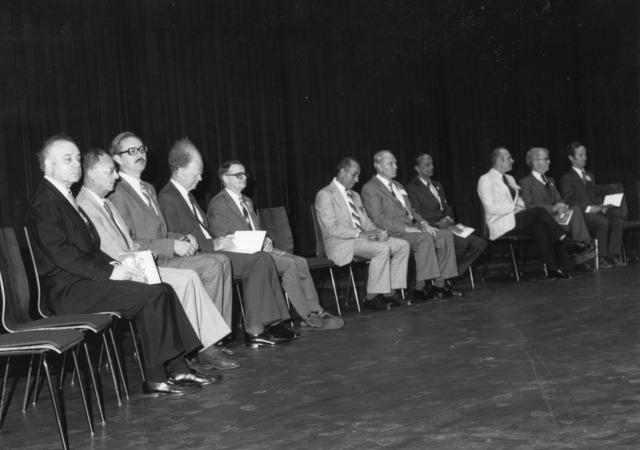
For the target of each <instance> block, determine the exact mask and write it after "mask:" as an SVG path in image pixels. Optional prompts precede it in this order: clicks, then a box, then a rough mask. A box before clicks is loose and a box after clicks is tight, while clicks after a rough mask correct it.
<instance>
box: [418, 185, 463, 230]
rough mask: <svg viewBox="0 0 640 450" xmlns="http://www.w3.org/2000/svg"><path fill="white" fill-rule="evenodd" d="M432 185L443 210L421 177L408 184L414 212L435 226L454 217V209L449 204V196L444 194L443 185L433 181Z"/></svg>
mask: <svg viewBox="0 0 640 450" xmlns="http://www.w3.org/2000/svg"><path fill="white" fill-rule="evenodd" d="M431 184H432V185H433V187H434V188H436V191H438V195H439V196H440V200H441V201H442V208H443V209H440V202H438V199H437V198H436V196H435V195H433V193H432V192H431V189H429V188H428V187H427V186H425V184H424V183H423V182H422V181H420V178H419V177H415V178H414V179H413V180H411V181H410V182H409V183H407V193H408V194H409V200H411V206H412V207H413V210H414V211H415V212H417V213H418V214H419V215H421V216H422V217H424V219H425V220H426V221H427V222H429V224H430V225H433V226H435V224H436V223H437V222H439V221H441V220H442V219H444V218H445V217H447V216H449V217H453V208H452V207H451V205H449V202H447V196H446V195H445V194H444V188H443V187H442V185H441V184H440V183H439V182H437V181H433V180H431Z"/></svg>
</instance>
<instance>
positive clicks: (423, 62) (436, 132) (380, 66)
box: [0, 0, 640, 254]
mask: <svg viewBox="0 0 640 450" xmlns="http://www.w3.org/2000/svg"><path fill="white" fill-rule="evenodd" d="M639 9H640V5H638V2H636V1H635V0H620V1H616V2H610V1H604V0H564V1H553V0H544V1H543V0H540V1H538V0H530V1H526V2H512V1H507V0H500V1H498V0H495V1H490V2H477V1H472V0H430V1H418V0H368V1H365V0H341V1H338V0H325V1H317V0H316V1H311V0H298V1H288V0H272V1H266V0H252V1H249V0H234V1H217V0H213V1H212V0H174V1H164V0H127V1H125V0H111V1H109V0H102V1H97V0H83V1H81V0H56V1H52V0H39V1H17V0H16V1H4V2H2V4H0V115H1V117H2V122H1V123H0V189H1V190H2V195H1V196H0V222H1V224H2V226H14V227H21V226H22V224H23V219H24V214H25V211H26V208H27V207H28V201H29V198H30V196H31V194H32V193H33V190H34V189H35V187H36V186H37V184H38V182H39V180H40V179H41V177H42V174H41V172H40V170H39V169H38V164H37V161H36V152H37V150H38V149H39V147H40V146H41V144H42V142H43V141H44V140H45V139H46V138H47V137H49V136H51V135H52V134H55V133H59V132H64V133H67V134H69V135H70V136H72V137H73V138H74V139H75V140H76V141H77V143H78V145H79V147H80V149H81V150H83V149H86V148H89V147H103V148H106V147H108V144H109V142H110V141H111V139H112V137H113V136H115V135H116V134H117V133H118V132H120V131H123V130H131V131H134V132H135V133H137V134H139V135H140V136H141V137H142V138H143V140H144V141H145V143H146V144H147V145H148V146H149V147H150V149H151V153H150V161H149V165H148V168H147V171H146V172H145V174H144V176H145V178H146V179H147V180H148V181H151V182H153V183H154V184H155V185H156V187H157V188H161V187H162V186H163V185H164V184H165V183H166V182H167V180H168V178H169V171H168V168H167V164H166V155H167V152H168V148H169V147H170V145H171V143H172V142H173V141H174V140H175V139H177V138H179V137H182V136H189V137H190V138H191V140H193V141H194V143H195V144H196V146H198V147H199V148H200V150H201V151H202V153H203V156H204V159H205V165H206V168H205V175H204V177H205V180H204V182H203V183H201V186H200V187H199V188H198V191H197V192H196V195H197V198H198V199H199V201H200V202H201V203H202V204H203V206H204V205H205V201H206V198H207V197H208V195H211V194H215V193H216V192H217V191H218V190H219V185H218V181H217V175H216V170H217V167H218V166H219V164H220V163H221V162H223V161H225V160H228V159H240V160H241V161H243V162H244V164H245V166H246V167H247V169H248V171H249V172H250V173H251V175H252V178H251V183H250V186H249V188H248V191H249V192H247V193H248V194H249V195H250V196H252V197H253V199H254V201H255V203H256V204H257V205H258V206H259V207H269V206H279V205H284V206H285V207H286V208H287V211H288V213H289V218H290V221H291V222H292V226H293V231H294V236H295V240H296V246H297V249H298V251H299V252H300V253H305V254H308V253H311V252H313V250H314V247H313V233H312V232H311V231H312V229H313V228H312V223H311V218H310V213H309V205H311V204H312V203H313V201H314V197H315V193H316V192H317V191H318V190H319V189H320V188H322V187H323V186H324V185H326V184H327V183H328V182H329V181H330V180H331V178H332V177H333V175H334V171H335V170H334V167H335V164H336V162H337V161H338V160H339V159H340V158H341V157H343V156H347V155H351V156H354V157H355V158H356V159H358V160H359V161H360V162H361V166H362V176H361V180H362V181H361V184H362V182H365V181H366V180H367V179H368V178H370V177H371V175H372V172H373V167H372V156H373V154H374V153H375V152H376V151H378V150H381V149H389V150H391V151H393V152H394V153H395V155H396V157H397V159H398V161H399V165H400V173H399V179H400V180H401V181H408V180H409V179H410V178H411V177H412V176H413V168H412V160H413V158H414V157H415V156H416V155H417V154H418V153H421V152H428V153H430V154H432V155H433V156H434V159H435V162H436V178H438V179H439V180H440V181H441V182H442V183H443V184H444V186H445V189H446V190H447V193H448V197H449V198H450V200H451V201H452V203H453V204H454V205H455V206H456V210H457V214H458V216H459V219H460V220H461V221H463V222H464V223H467V224H470V225H473V226H476V227H480V225H481V217H480V209H479V201H478V200H477V195H476V182H477V179H478V177H479V176H480V175H481V174H482V173H484V172H485V171H486V170H488V168H489V164H488V154H489V153H490V151H491V150H492V149H493V148H494V147H496V146H498V145H505V146H506V147H507V148H509V149H510V150H511V153H512V154H513V155H514V157H515V158H516V165H515V168H514V171H513V175H514V176H515V177H516V178H520V177H522V176H524V175H526V173H527V172H528V170H527V168H526V166H525V163H524V153H525V152H526V150H527V149H528V148H529V147H531V146H543V147H547V148H549V150H551V154H552V157H551V159H552V167H551V175H552V176H554V177H556V178H559V177H560V175H561V174H562V173H563V172H564V171H565V170H567V168H568V163H567V158H566V156H565V154H564V150H563V147H564V146H565V145H566V144H567V143H568V142H570V141H573V140H580V141H583V142H585V144H586V146H587V149H588V151H589V161H590V162H589V166H590V169H591V170H592V171H594V172H595V174H596V177H597V178H598V180H599V182H602V183H605V182H614V181H622V182H623V183H624V184H625V188H626V189H627V191H628V193H629V202H630V211H631V214H637V213H638V208H637V206H634V205H635V203H634V202H637V197H636V196H635V195H634V193H633V192H632V189H634V188H635V180H636V179H638V178H640V175H639V169H640V155H639V153H640V152H639V151H638V148H639V142H638V141H639V139H640V136H639V133H638V119H639V114H638V101H639V94H640V91H639V89H638V75H639V74H638V63H639V58H638V46H639V43H640V40H639V37H640V36H639V35H638V13H639V12H640V11H639ZM358 188H359V187H358Z"/></svg>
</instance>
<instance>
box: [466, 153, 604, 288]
mask: <svg viewBox="0 0 640 450" xmlns="http://www.w3.org/2000/svg"><path fill="white" fill-rule="evenodd" d="M513 163H514V161H513V158H511V154H510V153H509V150H507V149H506V148H504V147H498V148H496V149H495V150H493V152H491V166H492V168H491V170H489V172H487V173H485V174H484V175H482V176H481V177H480V179H479V180H478V196H479V197H480V201H481V202H482V206H483V207H484V215H485V222H486V223H487V227H489V239H491V240H494V239H497V238H499V237H500V236H502V235H504V234H507V233H516V234H532V235H533V236H534V238H535V240H536V242H537V244H538V247H540V253H542V260H543V261H544V263H545V264H546V266H547V278H555V279H563V278H571V277H570V276H569V275H568V274H567V273H566V272H565V271H564V270H562V269H560V268H559V267H558V261H557V259H556V252H555V250H554V243H555V242H557V241H559V242H562V244H563V245H564V246H565V249H566V251H567V253H568V254H569V255H570V256H574V255H577V254H583V253H588V252H590V251H592V250H593V245H588V244H585V243H583V242H576V241H574V240H573V239H572V238H571V236H569V235H568V234H567V233H565V232H564V230H563V229H562V228H560V225H558V224H557V223H556V221H555V220H554V219H553V217H551V215H550V214H549V213H548V212H547V210H546V209H545V208H543V207H542V206H535V207H533V208H529V209H526V208H525V205H524V201H523V200H522V197H521V196H520V186H518V185H517V184H516V180H514V179H513V177H512V176H511V175H507V172H509V171H511V169H512V168H513Z"/></svg>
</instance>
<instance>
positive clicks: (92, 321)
mask: <svg viewBox="0 0 640 450" xmlns="http://www.w3.org/2000/svg"><path fill="white" fill-rule="evenodd" d="M112 323H113V318H112V317H111V316H108V315H100V314H69V315H64V316H52V317H47V318H44V319H39V320H34V321H33V322H27V323H24V324H20V325H17V326H16V327H15V331H18V332H23V331H29V330H52V329H74V330H90V331H92V332H94V333H100V332H102V331H103V330H105V329H107V328H108V327H109V326H110V325H111V324H112Z"/></svg>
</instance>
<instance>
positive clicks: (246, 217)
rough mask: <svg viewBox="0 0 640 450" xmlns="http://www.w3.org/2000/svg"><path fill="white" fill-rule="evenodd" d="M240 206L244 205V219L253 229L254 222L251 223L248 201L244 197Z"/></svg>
mask: <svg viewBox="0 0 640 450" xmlns="http://www.w3.org/2000/svg"><path fill="white" fill-rule="evenodd" d="M240 206H242V215H243V216H244V221H245V222H246V223H247V226H248V227H249V228H251V229H252V230H253V229H254V228H253V224H252V223H251V217H250V216H249V208H248V207H247V202H245V201H244V199H243V198H240Z"/></svg>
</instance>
